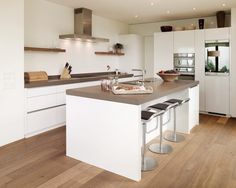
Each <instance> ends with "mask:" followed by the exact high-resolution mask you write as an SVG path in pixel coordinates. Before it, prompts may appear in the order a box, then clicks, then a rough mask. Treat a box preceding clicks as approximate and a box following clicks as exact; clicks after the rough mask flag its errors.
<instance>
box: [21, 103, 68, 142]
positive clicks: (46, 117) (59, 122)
mask: <svg viewBox="0 0 236 188" xmlns="http://www.w3.org/2000/svg"><path fill="white" fill-rule="evenodd" d="M65 108H66V107H65V105H63V106H59V107H53V108H49V109H45V110H39V111H36V112H32V113H28V114H27V117H26V125H25V126H26V127H25V137H30V136H34V135H36V134H39V133H42V132H44V131H47V130H50V129H53V128H57V127H60V126H63V125H65V121H66V117H65Z"/></svg>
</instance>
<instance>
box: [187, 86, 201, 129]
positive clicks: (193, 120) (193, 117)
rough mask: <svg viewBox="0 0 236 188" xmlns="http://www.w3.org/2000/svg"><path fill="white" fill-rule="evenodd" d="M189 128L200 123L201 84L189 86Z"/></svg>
mask: <svg viewBox="0 0 236 188" xmlns="http://www.w3.org/2000/svg"><path fill="white" fill-rule="evenodd" d="M189 98H190V100H189V109H188V110H189V111H188V113H189V117H190V118H189V130H191V129H192V128H193V127H195V126H196V125H199V85H197V86H195V87H192V88H189Z"/></svg>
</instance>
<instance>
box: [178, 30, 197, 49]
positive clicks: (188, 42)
mask: <svg viewBox="0 0 236 188" xmlns="http://www.w3.org/2000/svg"><path fill="white" fill-rule="evenodd" d="M194 43H195V41H194V31H175V32H174V53H194V52H195V50H194V49H195V48H194Z"/></svg>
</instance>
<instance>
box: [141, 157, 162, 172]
mask: <svg viewBox="0 0 236 188" xmlns="http://www.w3.org/2000/svg"><path fill="white" fill-rule="evenodd" d="M157 165H158V163H157V161H156V160H155V159H153V158H152V157H144V162H143V164H142V171H143V172H145V171H151V170H154V169H155V168H156V167H157Z"/></svg>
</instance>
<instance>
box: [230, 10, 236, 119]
mask: <svg viewBox="0 0 236 188" xmlns="http://www.w3.org/2000/svg"><path fill="white" fill-rule="evenodd" d="M230 34H231V36H230V37H231V38H230V45H231V65H230V115H231V116H233V117H236V8H233V9H231V31H230Z"/></svg>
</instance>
